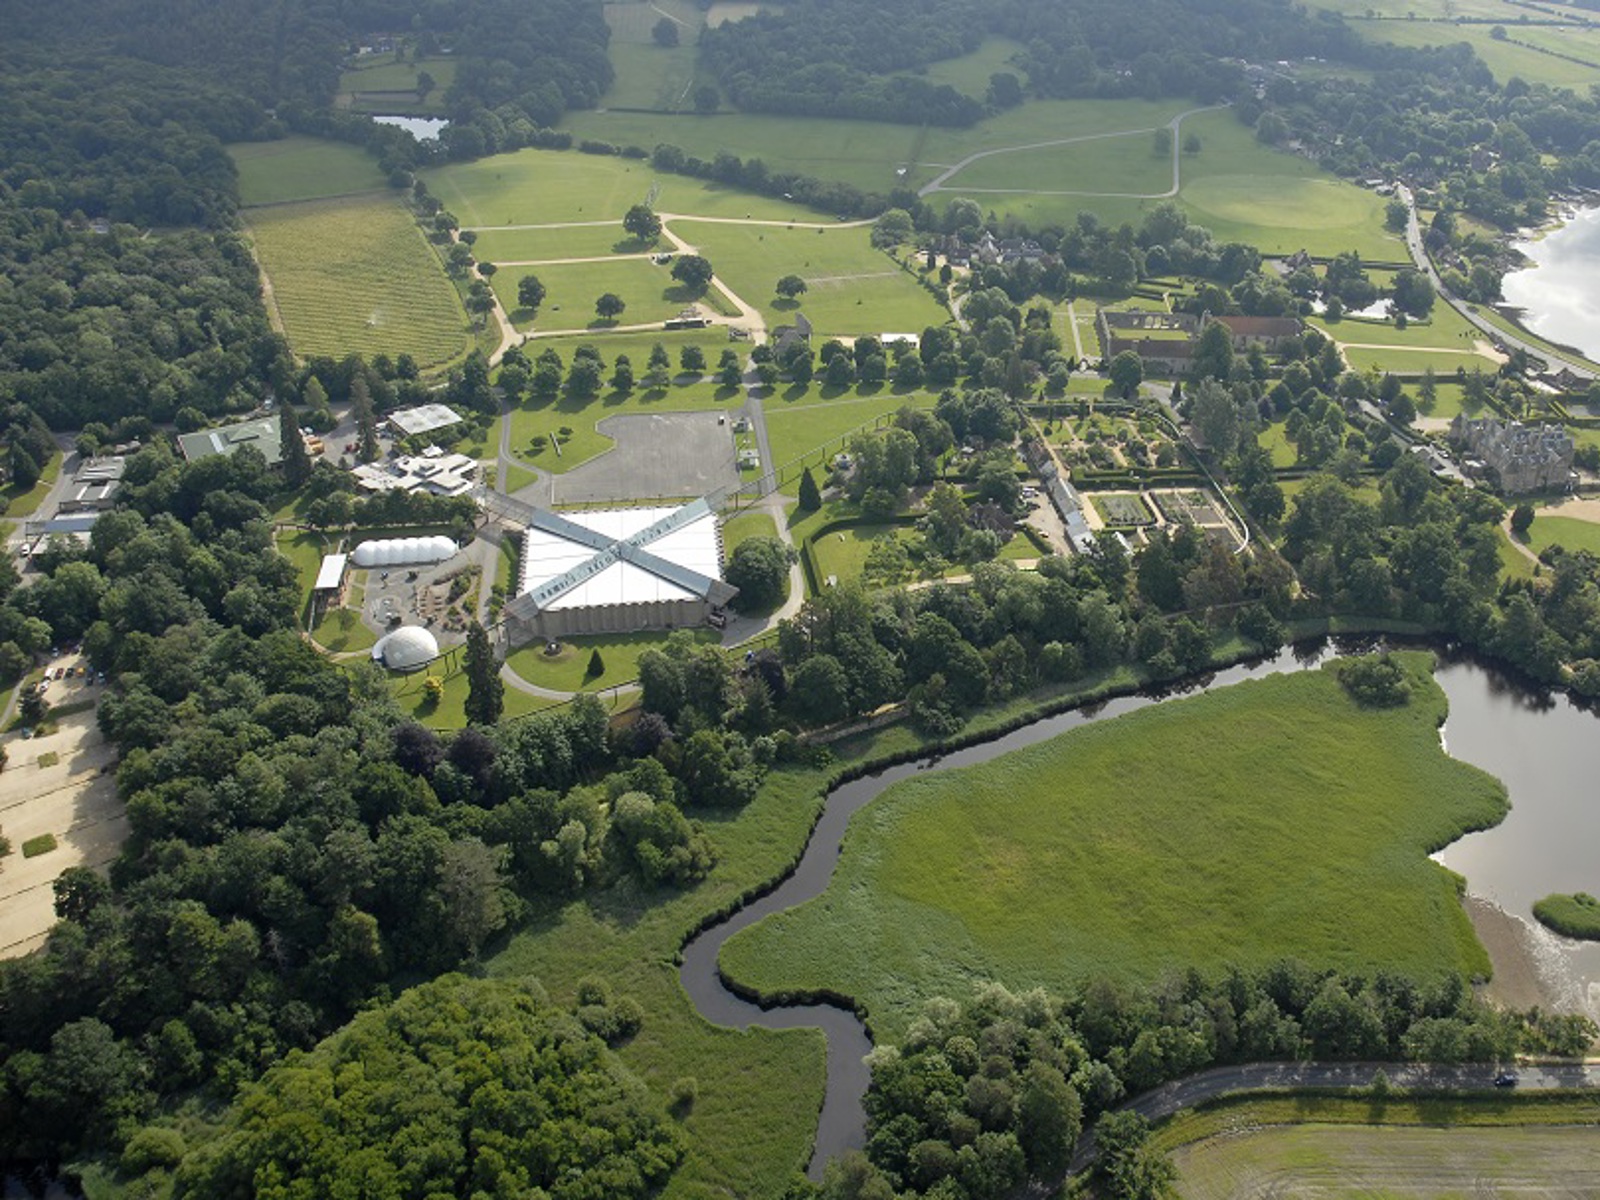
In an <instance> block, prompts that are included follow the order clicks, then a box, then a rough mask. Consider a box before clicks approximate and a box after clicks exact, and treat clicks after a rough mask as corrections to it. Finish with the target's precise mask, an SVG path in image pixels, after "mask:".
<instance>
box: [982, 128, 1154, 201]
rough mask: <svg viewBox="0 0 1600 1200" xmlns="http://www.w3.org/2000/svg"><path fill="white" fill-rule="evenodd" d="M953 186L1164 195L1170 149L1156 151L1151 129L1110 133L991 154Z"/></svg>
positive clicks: (1102, 193)
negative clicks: (1036, 147)
mask: <svg viewBox="0 0 1600 1200" xmlns="http://www.w3.org/2000/svg"><path fill="white" fill-rule="evenodd" d="M951 186H954V187H961V188H969V189H979V188H1001V189H1017V188H1020V189H1028V190H1033V191H1063V192H1076V193H1081V194H1085V195H1089V194H1098V195H1107V194H1115V193H1128V194H1132V195H1160V194H1162V193H1163V192H1166V191H1168V190H1169V189H1170V188H1171V187H1172V153H1171V151H1168V152H1166V153H1164V154H1161V153H1157V152H1156V149H1155V141H1154V137H1153V135H1152V134H1150V133H1148V132H1140V133H1112V134H1107V135H1106V136H1104V137H1096V138H1095V139H1094V140H1093V141H1086V142H1073V143H1071V144H1069V145H1066V146H1050V147H1047V148H1045V149H1041V150H1011V151H1007V152H1005V153H1003V154H993V155H990V156H989V157H988V158H981V159H979V160H978V161H977V162H975V163H973V164H972V165H971V166H970V167H968V168H966V169H965V170H964V171H962V172H961V173H960V174H959V175H956V176H955V177H954V178H953V179H952V180H951Z"/></svg>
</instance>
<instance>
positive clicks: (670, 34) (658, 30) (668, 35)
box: [650, 17, 678, 48]
mask: <svg viewBox="0 0 1600 1200" xmlns="http://www.w3.org/2000/svg"><path fill="white" fill-rule="evenodd" d="M650 40H651V41H653V42H655V44H656V45H658V46H662V47H669V48H670V47H672V46H676V45H677V44H678V23H677V22H676V21H674V20H673V19H672V18H671V17H662V18H661V20H659V21H657V22H656V23H655V24H654V25H652V26H651V27H650Z"/></svg>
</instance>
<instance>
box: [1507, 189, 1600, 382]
mask: <svg viewBox="0 0 1600 1200" xmlns="http://www.w3.org/2000/svg"><path fill="white" fill-rule="evenodd" d="M1517 249H1518V250H1520V251H1522V253H1523V254H1526V255H1527V256H1528V257H1529V258H1530V259H1532V260H1533V262H1534V264H1535V265H1534V266H1532V267H1528V268H1526V269H1524V270H1521V271H1512V272H1511V273H1510V274H1508V275H1507V276H1506V277H1505V279H1504V280H1503V281H1502V283H1501V291H1502V292H1503V293H1504V295H1505V298H1506V303H1507V304H1510V305H1514V306H1515V307H1517V308H1520V309H1522V310H1523V316H1522V323H1523V325H1525V326H1526V327H1527V328H1528V329H1529V330H1531V331H1532V332H1534V333H1536V334H1538V335H1539V336H1540V337H1542V338H1545V339H1546V340H1548V341H1552V342H1557V343H1560V344H1561V345H1564V346H1572V347H1574V348H1575V349H1577V350H1579V351H1581V352H1582V353H1583V354H1584V355H1585V356H1587V357H1589V358H1600V208H1586V209H1581V210H1579V211H1578V212H1576V213H1574V214H1572V216H1570V217H1569V218H1568V219H1567V220H1566V221H1565V222H1564V223H1563V224H1562V225H1560V226H1559V227H1558V228H1555V229H1552V230H1551V231H1550V232H1549V233H1547V234H1545V235H1544V236H1543V237H1541V238H1537V239H1535V240H1533V241H1527V242H1518V243H1517Z"/></svg>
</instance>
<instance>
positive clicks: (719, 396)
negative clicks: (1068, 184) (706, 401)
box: [712, 384, 741, 403]
mask: <svg viewBox="0 0 1600 1200" xmlns="http://www.w3.org/2000/svg"><path fill="white" fill-rule="evenodd" d="M740 390H741V389H739V388H736V387H728V386H727V385H726V384H721V385H718V387H717V390H716V391H715V392H713V393H712V396H713V398H714V399H716V400H717V401H718V402H719V403H722V402H726V401H728V400H732V399H733V398H734V397H735V396H737V395H738V394H739V392H740Z"/></svg>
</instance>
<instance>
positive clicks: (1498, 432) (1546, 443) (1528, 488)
mask: <svg viewBox="0 0 1600 1200" xmlns="http://www.w3.org/2000/svg"><path fill="white" fill-rule="evenodd" d="M1450 442H1451V444H1452V445H1454V446H1456V447H1458V448H1459V449H1460V450H1461V451H1462V452H1463V454H1464V455H1466V456H1468V459H1467V464H1466V465H1467V467H1468V473H1469V474H1471V473H1472V468H1473V467H1474V465H1475V464H1474V462H1473V461H1472V460H1473V459H1476V460H1478V462H1481V463H1482V471H1483V473H1484V474H1487V475H1488V476H1489V477H1490V478H1491V479H1492V480H1493V481H1494V482H1495V483H1497V484H1498V485H1499V487H1500V490H1501V491H1502V492H1504V493H1505V494H1506V495H1508V496H1515V495H1518V494H1520V493H1523V492H1556V491H1561V492H1564V491H1567V490H1568V489H1569V488H1570V487H1571V486H1572V454H1573V450H1574V448H1575V447H1574V446H1573V442H1572V438H1571V436H1570V435H1569V434H1568V433H1567V431H1566V430H1565V429H1563V428H1562V427H1561V426H1559V425H1550V424H1545V423H1543V422H1541V423H1540V424H1538V425H1524V424H1523V423H1522V422H1521V421H1506V420H1501V419H1500V418H1498V417H1481V418H1479V419H1477V420H1469V419H1468V418H1467V417H1466V415H1465V414H1459V413H1458V414H1457V415H1456V419H1455V420H1453V421H1451V422H1450Z"/></svg>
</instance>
